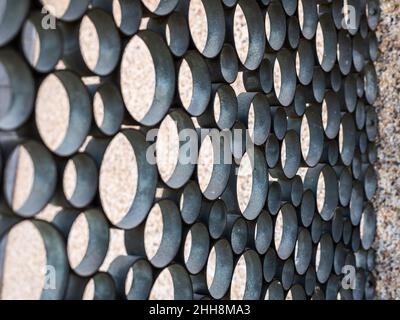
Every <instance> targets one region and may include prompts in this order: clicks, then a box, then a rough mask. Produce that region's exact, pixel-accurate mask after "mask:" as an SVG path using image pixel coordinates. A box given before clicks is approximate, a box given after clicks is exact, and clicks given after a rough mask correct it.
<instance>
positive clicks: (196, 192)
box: [179, 181, 202, 224]
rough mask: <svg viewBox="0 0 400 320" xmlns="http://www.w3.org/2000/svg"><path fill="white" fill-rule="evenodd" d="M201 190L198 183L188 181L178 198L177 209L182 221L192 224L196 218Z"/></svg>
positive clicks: (198, 212) (198, 211) (199, 205)
mask: <svg viewBox="0 0 400 320" xmlns="http://www.w3.org/2000/svg"><path fill="white" fill-rule="evenodd" d="M201 201H202V198H201V191H200V188H199V186H198V184H197V183H196V182H194V181H189V182H188V183H187V184H186V186H185V188H184V189H183V192H182V194H181V196H180V200H179V209H180V212H181V216H182V220H183V222H185V223H187V224H192V223H194V222H195V221H196V220H197V217H198V216H199V214H200V208H201Z"/></svg>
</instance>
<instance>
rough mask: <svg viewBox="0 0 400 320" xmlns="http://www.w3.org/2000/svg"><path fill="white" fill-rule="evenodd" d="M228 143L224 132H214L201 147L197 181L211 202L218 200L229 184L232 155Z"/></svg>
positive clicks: (205, 139)
mask: <svg viewBox="0 0 400 320" xmlns="http://www.w3.org/2000/svg"><path fill="white" fill-rule="evenodd" d="M226 142H228V139H227V137H226V136H224V132H220V131H213V132H211V133H210V134H209V135H207V136H206V137H205V138H204V140H203V142H202V144H201V146H200V151H199V156H198V163H197V179H198V182H199V186H200V190H201V192H202V193H203V195H204V196H205V197H206V198H207V199H209V200H215V199H217V198H218V197H219V196H220V195H221V194H222V192H223V191H224V190H225V187H226V185H227V183H228V179H229V173H230V165H231V162H232V159H231V156H232V155H231V152H230V150H226V145H227V143H226ZM228 148H229V146H228Z"/></svg>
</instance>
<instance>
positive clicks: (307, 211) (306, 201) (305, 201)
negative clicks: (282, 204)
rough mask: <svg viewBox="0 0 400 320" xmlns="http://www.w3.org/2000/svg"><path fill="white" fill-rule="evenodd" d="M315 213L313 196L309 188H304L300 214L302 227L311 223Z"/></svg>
mask: <svg viewBox="0 0 400 320" xmlns="http://www.w3.org/2000/svg"><path fill="white" fill-rule="evenodd" d="M314 213H315V197H314V194H313V192H312V191H311V190H306V191H305V192H304V193H303V198H302V200H301V207H300V216H301V222H302V224H303V226H304V227H306V228H307V227H309V226H310V225H311V223H312V220H313V218H314Z"/></svg>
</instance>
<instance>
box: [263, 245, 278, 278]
mask: <svg viewBox="0 0 400 320" xmlns="http://www.w3.org/2000/svg"><path fill="white" fill-rule="evenodd" d="M276 267H277V258H276V253H275V250H274V249H273V248H269V249H268V250H267V252H266V254H265V256H264V262H263V274H264V279H265V281H267V282H271V281H272V279H273V278H274V277H275V273H276Z"/></svg>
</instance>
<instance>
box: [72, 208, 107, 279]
mask: <svg viewBox="0 0 400 320" xmlns="http://www.w3.org/2000/svg"><path fill="white" fill-rule="evenodd" d="M108 243H109V230H108V224H107V221H106V219H105V218H104V216H103V213H101V212H100V211H98V210H96V209H92V210H88V211H85V212H84V213H81V214H80V215H79V216H78V217H77V218H76V220H75V221H74V223H73V225H72V227H71V230H70V232H69V234H68V243H67V252H68V259H69V263H70V266H71V268H72V269H73V270H74V271H75V272H76V273H77V274H78V275H80V276H90V275H92V274H94V273H95V272H96V271H97V270H98V269H99V268H100V266H101V264H102V263H103V260H104V258H105V256H106V254H107V249H108Z"/></svg>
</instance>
